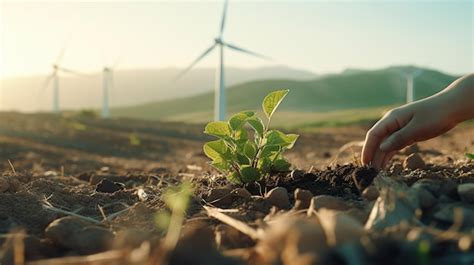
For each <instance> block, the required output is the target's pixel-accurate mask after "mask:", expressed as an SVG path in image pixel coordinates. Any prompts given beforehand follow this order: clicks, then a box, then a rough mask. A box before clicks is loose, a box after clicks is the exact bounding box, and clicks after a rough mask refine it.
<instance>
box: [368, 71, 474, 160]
mask: <svg viewBox="0 0 474 265" xmlns="http://www.w3.org/2000/svg"><path fill="white" fill-rule="evenodd" d="M473 95H474V85H473V75H471V76H466V77H464V78H461V79H459V80H457V81H456V82H454V83H453V84H451V85H450V86H449V87H448V88H446V89H445V90H443V91H442V92H440V93H438V94H436V95H433V96H431V97H429V98H426V99H423V100H420V101H417V102H414V103H411V104H408V105H404V106H401V107H399V108H395V109H393V110H391V111H389V112H388V113H387V114H386V115H385V116H384V117H383V118H382V119H381V120H379V121H378V122H377V123H376V124H375V125H374V126H373V127H372V128H371V129H370V130H369V131H368V133H367V135H366V138H365V143H364V148H363V150H362V163H363V164H369V163H371V164H372V166H373V167H375V168H376V169H381V168H383V167H385V165H386V164H387V163H388V161H389V160H390V159H391V158H392V157H393V155H394V154H395V152H396V151H398V150H400V149H402V148H404V147H406V146H408V145H411V144H413V143H415V142H418V141H424V140H428V139H431V138H433V137H436V136H438V135H440V134H442V133H445V132H447V131H449V130H450V129H451V128H453V127H454V126H455V125H456V124H457V123H459V122H461V121H463V120H466V119H470V118H472V117H473V109H474V108H473V107H472V100H473V98H474V97H472V96H473Z"/></svg>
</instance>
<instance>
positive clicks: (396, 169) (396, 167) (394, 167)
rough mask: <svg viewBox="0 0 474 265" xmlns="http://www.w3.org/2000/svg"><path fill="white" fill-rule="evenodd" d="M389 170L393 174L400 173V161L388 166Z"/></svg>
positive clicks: (401, 168)
mask: <svg viewBox="0 0 474 265" xmlns="http://www.w3.org/2000/svg"><path fill="white" fill-rule="evenodd" d="M390 172H391V173H392V174H393V175H400V174H401V173H402V172H403V166H402V164H400V163H395V164H393V165H392V167H391V168H390Z"/></svg>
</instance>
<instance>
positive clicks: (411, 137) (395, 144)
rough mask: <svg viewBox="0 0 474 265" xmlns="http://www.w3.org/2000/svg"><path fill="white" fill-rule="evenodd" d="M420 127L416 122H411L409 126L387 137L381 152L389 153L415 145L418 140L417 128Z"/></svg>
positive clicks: (381, 146)
mask: <svg viewBox="0 0 474 265" xmlns="http://www.w3.org/2000/svg"><path fill="white" fill-rule="evenodd" d="M419 127H420V126H419V125H418V124H416V122H410V123H409V124H407V126H405V127H403V128H402V129H400V130H398V131H396V132H394V133H393V134H392V135H390V136H389V137H387V139H385V140H384V141H383V142H382V144H381V145H380V150H382V151H384V152H387V153H388V152H392V151H398V150H400V149H402V148H404V147H406V146H409V145H411V144H413V143H414V142H415V140H416V139H417V130H418V129H417V128H419Z"/></svg>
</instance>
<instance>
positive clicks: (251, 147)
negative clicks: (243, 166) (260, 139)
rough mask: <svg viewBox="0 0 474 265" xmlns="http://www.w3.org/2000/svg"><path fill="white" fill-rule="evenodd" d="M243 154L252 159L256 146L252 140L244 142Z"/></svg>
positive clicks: (255, 152)
mask: <svg viewBox="0 0 474 265" xmlns="http://www.w3.org/2000/svg"><path fill="white" fill-rule="evenodd" d="M244 154H245V155H246V156H247V157H248V158H250V159H253V158H254V157H255V155H256V154H257V147H256V146H255V144H254V143H252V142H246V143H245V146H244Z"/></svg>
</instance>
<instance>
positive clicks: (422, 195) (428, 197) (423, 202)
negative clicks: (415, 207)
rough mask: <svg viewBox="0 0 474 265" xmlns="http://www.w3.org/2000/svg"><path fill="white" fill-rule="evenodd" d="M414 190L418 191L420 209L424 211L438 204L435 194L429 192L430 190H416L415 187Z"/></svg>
mask: <svg viewBox="0 0 474 265" xmlns="http://www.w3.org/2000/svg"><path fill="white" fill-rule="evenodd" d="M412 188H413V187H412ZM414 189H416V190H417V191H418V198H419V200H420V207H421V208H422V209H429V208H431V207H433V206H434V205H435V204H436V202H437V199H436V197H435V196H434V195H433V193H431V192H429V191H428V190H426V189H424V188H416V187H415V188H414Z"/></svg>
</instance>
